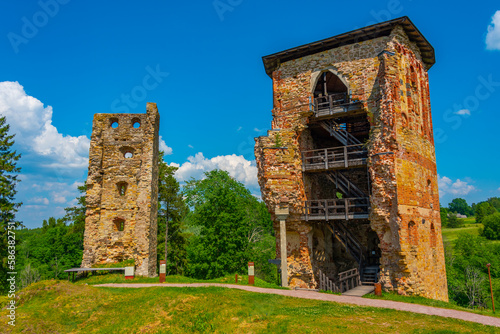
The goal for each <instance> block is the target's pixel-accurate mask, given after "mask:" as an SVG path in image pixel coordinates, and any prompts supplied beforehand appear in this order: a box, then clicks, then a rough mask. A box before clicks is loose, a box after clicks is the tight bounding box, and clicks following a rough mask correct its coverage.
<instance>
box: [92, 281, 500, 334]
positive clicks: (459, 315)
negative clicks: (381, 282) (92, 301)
mask: <svg viewBox="0 0 500 334" xmlns="http://www.w3.org/2000/svg"><path fill="white" fill-rule="evenodd" d="M94 286H97V287H110V288H150V287H165V288H169V287H171V288H183V287H191V288H198V287H206V286H217V287H223V288H228V289H239V290H245V291H251V292H257V293H270V294H275V295H281V296H288V297H295V298H304V299H315V300H324V301H330V302H337V303H344V304H354V305H360V306H371V307H380V308H389V309H393V310H399V311H408V312H414V313H420V314H427V315H436V316H440V317H446V318H455V319H460V320H465V321H471V322H476V323H479V324H483V325H489V326H496V327H500V318H495V317H489V316H485V315H479V314H474V313H470V312H463V311H456V310H450V309H444V308H438V307H431V306H424V305H418V304H409V303H402V302H393V301H390V300H380V299H368V298H361V297H353V296H338V295H330V294H326V293H319V292H315V291H303V290H279V289H265V288H257V287H254V286H246V285H233V284H217V283H192V284H175V283H109V284H98V285H94Z"/></svg>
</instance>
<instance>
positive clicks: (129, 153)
mask: <svg viewBox="0 0 500 334" xmlns="http://www.w3.org/2000/svg"><path fill="white" fill-rule="evenodd" d="M120 152H122V154H123V157H124V158H126V159H130V158H132V157H133V156H134V149H133V148H132V147H128V146H124V147H121V148H120Z"/></svg>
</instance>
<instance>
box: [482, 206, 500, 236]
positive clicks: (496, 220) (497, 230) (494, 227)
mask: <svg viewBox="0 0 500 334" xmlns="http://www.w3.org/2000/svg"><path fill="white" fill-rule="evenodd" d="M483 225H484V229H483V233H482V234H483V236H484V237H485V238H486V239H490V240H500V213H498V212H497V213H494V214H492V215H489V216H486V217H484V218H483Z"/></svg>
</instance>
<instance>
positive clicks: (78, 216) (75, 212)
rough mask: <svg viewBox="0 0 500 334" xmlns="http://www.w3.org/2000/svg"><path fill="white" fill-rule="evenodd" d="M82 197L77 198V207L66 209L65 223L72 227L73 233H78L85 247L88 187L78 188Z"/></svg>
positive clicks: (84, 185)
mask: <svg viewBox="0 0 500 334" xmlns="http://www.w3.org/2000/svg"><path fill="white" fill-rule="evenodd" d="M78 191H79V192H80V194H81V195H80V196H78V197H77V198H76V203H77V204H76V206H73V207H69V208H65V209H64V211H66V215H65V216H64V217H63V220H64V222H65V223H69V224H70V226H71V232H72V233H76V234H78V235H79V236H80V237H81V240H82V247H83V235H84V233H85V214H86V211H87V203H86V202H85V198H86V192H87V185H86V184H83V186H79V187H78Z"/></svg>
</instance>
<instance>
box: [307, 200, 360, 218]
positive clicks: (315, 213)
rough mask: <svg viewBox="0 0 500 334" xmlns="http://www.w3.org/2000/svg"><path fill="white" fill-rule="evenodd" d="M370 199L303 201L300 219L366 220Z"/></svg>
mask: <svg viewBox="0 0 500 334" xmlns="http://www.w3.org/2000/svg"><path fill="white" fill-rule="evenodd" d="M369 214H370V198H369V197H357V198H342V199H323V200H311V201H305V203H304V211H303V215H302V219H303V220H305V221H318V220H321V221H333V220H349V219H367V218H368V216H369Z"/></svg>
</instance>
